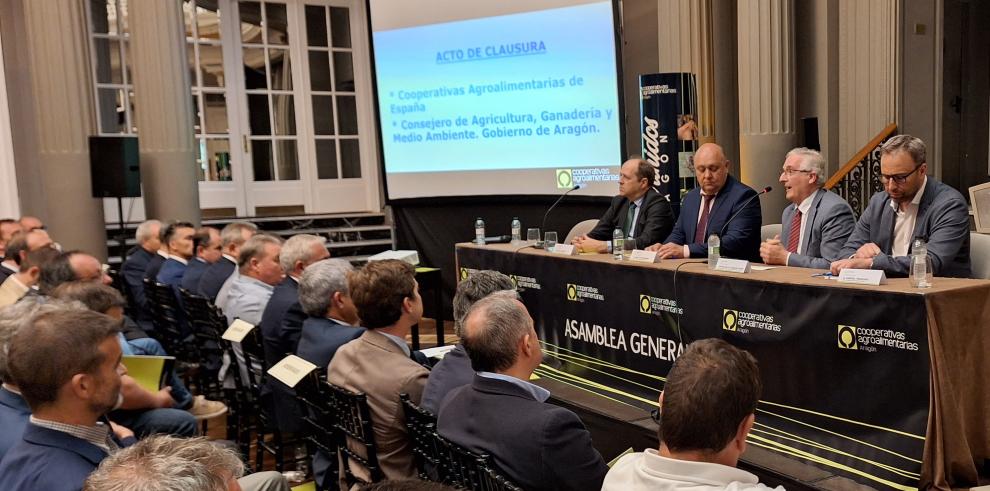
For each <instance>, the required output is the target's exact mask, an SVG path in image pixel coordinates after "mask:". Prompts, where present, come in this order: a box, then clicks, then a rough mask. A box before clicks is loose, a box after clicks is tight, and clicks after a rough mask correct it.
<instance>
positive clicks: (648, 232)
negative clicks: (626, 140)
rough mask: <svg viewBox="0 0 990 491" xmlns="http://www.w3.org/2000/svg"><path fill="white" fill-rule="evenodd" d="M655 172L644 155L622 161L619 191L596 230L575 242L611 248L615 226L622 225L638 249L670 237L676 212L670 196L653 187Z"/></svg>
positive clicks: (589, 249) (602, 249)
mask: <svg viewBox="0 0 990 491" xmlns="http://www.w3.org/2000/svg"><path fill="white" fill-rule="evenodd" d="M655 174H656V171H655V170H654V169H653V166H652V165H650V163H649V162H647V161H645V160H643V159H640V158H632V159H629V160H627V161H626V162H625V163H624V164H622V169H621V170H620V171H619V195H618V196H616V197H614V198H612V204H611V205H610V206H609V207H608V210H607V211H606V212H605V214H604V215H602V217H601V219H599V220H598V225H597V226H596V227H595V228H594V230H592V231H591V232H589V233H588V235H581V236H578V237H575V238H574V239H573V240H572V241H571V243H572V244H574V245H576V246H577V247H578V249H580V250H582V251H585V252H607V251H608V248H609V244H610V241H611V240H612V233H613V232H614V231H615V229H621V230H622V234H623V236H625V237H634V238H635V239H636V248H637V249H643V248H644V247H646V246H648V245H650V244H655V243H657V242H659V241H661V240H663V239H664V238H665V237H667V234H669V233H670V229H671V228H673V226H674V213H673V212H672V211H671V209H670V203H668V202H667V199H666V198H664V197H663V196H662V195H661V194H660V193H658V192H657V191H656V190H655V189H653V187H652V184H653V179H654V175H655Z"/></svg>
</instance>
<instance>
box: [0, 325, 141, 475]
mask: <svg viewBox="0 0 990 491" xmlns="http://www.w3.org/2000/svg"><path fill="white" fill-rule="evenodd" d="M118 327H119V322H116V321H114V320H113V319H111V318H109V317H107V316H105V315H103V314H97V313H95V312H89V311H78V310H62V311H56V312H48V313H44V314H41V315H38V316H37V317H35V318H34V322H32V323H30V324H28V325H25V326H23V327H21V329H19V330H18V332H17V333H16V334H14V336H13V337H12V338H11V340H10V344H9V346H8V351H7V371H8V372H9V375H10V377H11V380H13V382H14V383H15V384H16V385H17V387H18V389H20V391H21V394H22V395H23V397H24V399H25V400H26V401H27V403H28V406H30V407H31V416H30V420H29V423H28V425H27V427H26V428H25V429H24V435H23V436H22V437H21V440H20V441H19V442H17V443H16V444H15V445H14V446H13V447H12V448H11V449H10V450H8V451H7V454H6V455H5V456H4V458H3V461H2V462H0V489H11V490H13V489H44V490H78V489H80V488H81V487H82V485H83V482H84V481H85V480H86V477H87V476H89V474H90V473H91V472H92V471H93V470H94V469H96V466H97V465H99V463H100V461H102V460H103V459H104V458H106V457H107V456H108V455H110V454H112V453H114V452H116V451H117V450H119V449H120V447H121V446H124V445H127V444H131V443H134V436H133V433H131V432H130V431H129V430H127V429H126V428H122V427H111V425H110V424H108V423H107V421H106V419H105V415H106V413H107V412H109V411H110V410H111V409H113V408H114V407H116V406H117V405H118V404H119V401H120V384H121V382H120V374H121V373H122V372H123V367H122V365H121V364H120V357H121V351H120V343H119V342H118V341H117V332H118V331H119V329H118ZM118 438H120V439H118Z"/></svg>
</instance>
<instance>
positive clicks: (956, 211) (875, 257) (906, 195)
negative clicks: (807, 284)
mask: <svg viewBox="0 0 990 491" xmlns="http://www.w3.org/2000/svg"><path fill="white" fill-rule="evenodd" d="M927 170H928V164H927V163H926V160H925V143H924V142H923V141H921V140H920V139H918V138H915V137H913V136H910V135H898V136H895V137H893V138H891V139H890V140H887V143H884V145H883V147H882V148H881V149H880V173H881V174H880V179H881V180H882V181H883V185H884V189H885V191H881V192H879V193H876V194H874V195H873V197H872V198H870V204H869V206H867V207H866V211H864V212H863V216H861V217H859V223H857V224H856V230H855V231H853V233H852V235H851V236H850V237H849V240H848V241H846V245H845V246H844V247H843V248H842V251H841V252H840V253H839V254H840V257H846V258H848V259H841V260H838V261H835V262H833V263H832V267H831V270H832V273H834V274H837V273H839V271H841V270H843V269H845V268H859V269H882V270H884V271H885V272H886V273H887V276H902V277H903V276H907V275H908V273H909V272H910V271H911V258H910V257H909V256H910V254H911V245H912V244H911V243H912V241H913V240H914V239H915V238H916V237H921V238H923V239H925V240H926V241H927V242H928V257H929V258H931V261H932V268H933V274H934V276H952V277H959V278H967V277H969V275H970V261H969V211H968V208H967V207H966V200H964V199H963V197H962V195H961V194H959V191H956V190H955V189H952V188H951V187H949V186H948V185H945V184H943V183H941V182H939V181H937V180H935V179H934V178H931V177H928V176H926V175H925V172H926V171H927Z"/></svg>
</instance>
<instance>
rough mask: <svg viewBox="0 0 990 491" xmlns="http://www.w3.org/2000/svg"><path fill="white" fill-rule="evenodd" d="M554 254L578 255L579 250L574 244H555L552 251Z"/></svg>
mask: <svg viewBox="0 0 990 491" xmlns="http://www.w3.org/2000/svg"><path fill="white" fill-rule="evenodd" d="M550 252H552V253H554V254H563V255H565V256H576V255H577V253H578V251H577V247H574V245H572V244H554V245H553V249H552V250H551V251H550Z"/></svg>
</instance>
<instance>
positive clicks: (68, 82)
mask: <svg viewBox="0 0 990 491" xmlns="http://www.w3.org/2000/svg"><path fill="white" fill-rule="evenodd" d="M83 5H84V3H83V2H64V1H61V0H30V1H24V2H23V4H22V6H23V14H24V25H25V27H26V29H25V34H26V36H25V37H26V39H27V43H26V44H27V53H28V68H29V70H28V71H29V73H30V78H31V83H30V85H31V89H32V95H33V97H34V101H33V106H34V111H33V113H34V114H33V116H34V120H35V122H36V127H37V132H36V133H37V134H36V135H35V136H36V141H37V144H38V145H37V168H38V171H39V176H40V181H41V190H42V193H43V194H44V208H45V209H44V210H35V209H25V210H24V211H25V212H26V213H31V214H34V213H37V214H38V215H39V216H40V218H42V220H44V221H45V223H46V225H48V228H49V231H50V232H51V234H52V236H53V237H54V238H55V240H57V241H59V242H60V243H61V244H62V245H63V246H64V247H65V248H66V249H81V250H84V251H86V252H89V253H92V254H94V255H95V256H97V257H98V258H101V259H106V252H107V244H106V240H107V236H106V227H105V225H104V221H103V201H102V200H101V199H97V198H93V196H92V188H91V185H90V174H89V140H88V137H89V135H91V134H93V133H95V131H94V130H95V128H94V124H93V123H94V122H95V118H94V117H93V90H92V80H91V77H92V75H91V72H90V65H89V59H90V57H89V49H88V46H89V43H88V38H87V35H86V15H85V12H84V10H83V8H84V7H83Z"/></svg>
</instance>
